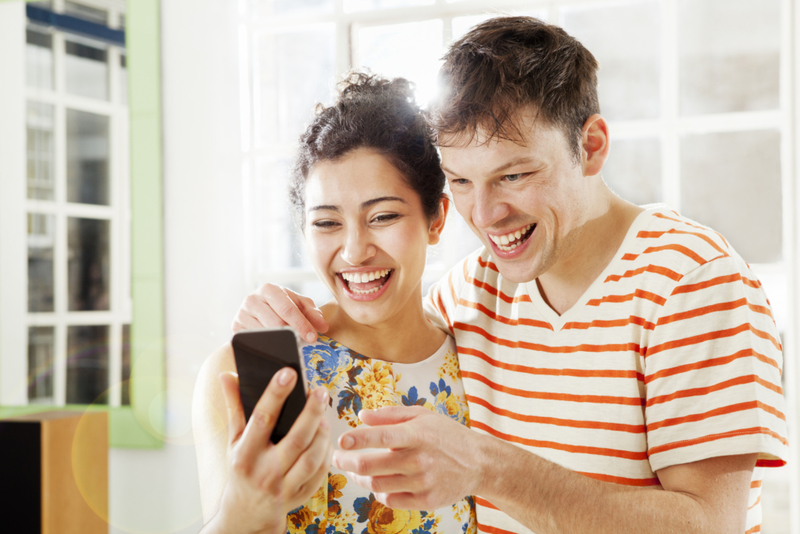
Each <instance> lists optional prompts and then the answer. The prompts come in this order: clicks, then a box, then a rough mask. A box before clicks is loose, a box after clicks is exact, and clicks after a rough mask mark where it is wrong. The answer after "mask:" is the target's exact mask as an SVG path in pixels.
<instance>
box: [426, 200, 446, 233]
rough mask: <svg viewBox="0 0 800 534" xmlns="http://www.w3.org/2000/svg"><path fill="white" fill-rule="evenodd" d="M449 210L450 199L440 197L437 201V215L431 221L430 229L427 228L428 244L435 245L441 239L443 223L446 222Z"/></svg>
mask: <svg viewBox="0 0 800 534" xmlns="http://www.w3.org/2000/svg"><path fill="white" fill-rule="evenodd" d="M449 209H450V199H449V198H447V196H445V195H442V196H441V198H440V199H439V213H438V214H437V215H436V218H435V219H433V220H432V221H431V225H430V228H428V244H429V245H435V244H437V243H438V242H439V238H440V237H442V230H444V223H445V221H446V220H447V211H448V210H449Z"/></svg>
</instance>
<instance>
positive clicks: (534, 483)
mask: <svg viewBox="0 0 800 534" xmlns="http://www.w3.org/2000/svg"><path fill="white" fill-rule="evenodd" d="M360 417H361V418H362V420H363V421H364V422H366V423H367V424H368V425H372V426H363V427H360V428H358V429H355V430H352V431H350V432H348V433H346V434H344V435H343V436H342V437H341V438H340V440H339V444H340V446H341V447H342V449H345V451H336V452H335V453H334V464H335V465H336V466H337V467H338V468H340V469H342V470H345V471H349V472H352V473H353V476H354V477H355V480H356V481H357V482H358V483H359V484H360V485H362V486H364V487H366V488H368V489H370V490H371V491H373V492H374V493H375V494H376V497H377V498H378V500H380V501H381V502H383V503H384V504H386V505H387V506H389V507H392V508H401V509H402V508H406V509H421V510H431V509H435V508H438V507H441V506H444V505H447V504H451V503H453V502H456V501H457V500H458V499H460V498H462V497H463V496H464V495H476V496H480V497H481V498H483V499H486V500H487V501H489V502H490V503H491V504H492V505H494V506H496V507H498V508H499V509H501V510H502V511H503V512H505V513H507V514H508V515H510V516H511V517H513V518H515V519H516V520H518V521H519V522H520V523H522V524H523V525H525V526H526V527H528V528H530V529H531V530H533V531H535V532H537V534H550V533H553V534H554V533H592V534H595V533H604V532H609V533H611V532H613V533H618V532H644V533H662V532H664V533H667V532H683V533H693V532H715V533H716V532H720V533H723V532H736V533H738V534H741V533H742V532H744V529H745V520H746V515H747V501H748V495H749V490H750V479H751V477H752V471H753V468H754V467H755V462H756V457H757V455H756V454H747V455H739V456H726V457H718V458H710V459H707V460H702V461H698V462H694V463H689V464H683V465H676V466H672V467H667V468H664V469H661V470H660V471H658V473H657V475H658V477H659V479H660V481H661V485H662V487H663V490H662V489H643V488H633V487H629V486H622V485H617V484H612V483H609V482H602V481H598V480H595V479H592V478H589V477H586V476H583V475H580V474H578V473H575V472H573V471H570V470H568V469H566V468H563V467H561V466H559V465H557V464H554V463H552V462H550V461H547V460H545V459H543V458H541V457H539V456H537V455H535V454H532V453H530V452H527V451H525V450H523V449H521V448H519V447H517V446H515V445H512V444H509V443H506V442H504V441H502V440H499V439H497V438H494V437H492V436H488V435H485V434H479V433H477V432H474V431H471V430H469V429H467V428H466V427H463V426H461V425H458V424H457V423H455V422H453V421H451V420H449V419H448V418H446V417H444V416H441V415H437V414H433V413H431V412H429V411H427V410H425V409H421V408H406V407H396V408H394V407H393V408H384V409H381V410H378V411H374V412H371V411H363V412H361V414H360ZM373 447H374V448H386V449H390V450H389V451H386V452H376V453H364V454H361V453H358V452H356V451H357V449H361V448H373ZM442 481H447V483H446V484H442Z"/></svg>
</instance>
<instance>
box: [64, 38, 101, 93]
mask: <svg viewBox="0 0 800 534" xmlns="http://www.w3.org/2000/svg"><path fill="white" fill-rule="evenodd" d="M65 46H66V52H67V53H66V55H65V56H64V72H65V75H66V88H67V92H68V93H70V94H73V95H78V96H85V97H88V98H95V99H97V100H108V50H107V46H106V45H105V44H103V43H99V42H97V41H92V40H89V39H78V38H75V37H69V38H68V39H66V40H65Z"/></svg>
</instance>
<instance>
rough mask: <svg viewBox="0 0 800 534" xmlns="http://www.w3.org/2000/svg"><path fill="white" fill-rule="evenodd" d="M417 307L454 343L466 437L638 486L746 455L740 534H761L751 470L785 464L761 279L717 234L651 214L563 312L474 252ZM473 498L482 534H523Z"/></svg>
mask: <svg viewBox="0 0 800 534" xmlns="http://www.w3.org/2000/svg"><path fill="white" fill-rule="evenodd" d="M425 307H426V311H427V313H428V315H429V317H430V318H431V319H432V320H434V321H437V322H438V324H439V326H440V327H442V328H446V329H448V330H449V331H450V332H451V333H452V334H453V335H454V336H455V339H456V344H457V346H458V356H459V362H460V365H461V373H462V376H463V379H464V390H465V392H466V396H467V402H468V404H469V410H470V416H471V427H472V428H473V429H474V430H476V431H478V432H484V433H487V434H491V435H493V436H496V437H498V438H500V439H503V440H506V441H508V442H510V443H514V444H515V445H518V446H519V447H522V448H523V449H526V450H528V451H530V452H533V453H536V454H538V455H539V456H541V457H543V458H546V459H548V460H550V461H553V462H555V463H557V464H559V465H562V466H564V467H567V468H569V469H571V470H573V471H576V472H579V473H581V474H583V475H586V476H589V477H592V478H596V479H598V480H603V481H607V482H613V483H616V484H625V485H630V486H640V487H647V486H649V487H658V486H659V480H658V477H657V476H656V475H655V471H657V470H659V469H662V468H665V467H668V466H672V465H678V464H684V463H688V462H694V461H698V460H703V459H707V458H713V457H718V456H728V455H735V454H749V453H758V454H759V456H758V464H757V467H756V469H755V472H754V475H753V479H752V482H751V486H750V487H751V491H750V502H749V511H748V515H747V529H748V530H747V532H757V531H758V530H759V526H760V523H761V507H760V492H761V478H762V468H763V467H769V466H780V465H783V464H784V463H785V459H786V458H787V454H788V442H787V440H786V420H785V417H784V415H783V413H784V400H783V391H782V389H781V378H780V377H781V366H782V356H781V344H780V340H779V339H778V334H777V328H776V326H775V322H774V320H773V318H772V315H771V312H770V308H769V303H768V301H767V298H766V296H765V295H764V292H763V291H762V289H761V284H760V282H759V281H758V280H757V279H756V277H755V276H754V274H753V273H752V271H751V270H750V268H749V267H748V265H747V264H746V263H745V262H744V261H743V260H742V259H741V257H739V255H738V254H736V252H735V251H734V250H733V249H732V248H731V247H730V245H728V243H727V242H726V241H725V239H724V238H723V237H722V236H720V235H719V234H717V233H716V232H714V231H713V230H711V229H709V228H707V227H704V226H701V225H699V224H697V223H694V222H692V221H690V220H688V219H685V218H683V217H681V216H679V215H677V214H676V213H675V212H672V211H669V210H668V209H666V208H664V207H653V208H650V209H647V210H645V211H643V212H642V213H641V214H640V215H639V216H638V217H637V219H636V220H635V221H634V223H633V225H632V226H631V228H630V230H629V231H628V234H627V236H626V237H625V240H624V241H623V243H622V245H621V247H620V250H619V251H618V252H617V254H616V255H615V257H614V259H613V260H612V261H611V262H610V263H609V265H608V266H607V267H606V269H605V271H604V272H603V273H602V274H601V275H600V276H599V277H598V279H597V280H595V282H594V283H593V284H592V285H591V286H590V287H589V289H587V290H586V292H585V293H584V295H583V296H582V297H581V298H580V300H578V302H577V303H576V304H575V305H574V306H573V307H572V308H571V309H569V310H568V311H567V312H565V313H564V314H563V315H561V316H558V315H557V314H556V313H555V312H554V311H553V310H552V309H551V308H550V307H549V306H548V305H547V304H546V303H545V302H544V300H543V299H542V297H541V295H540V293H539V290H538V288H537V285H536V282H535V281H533V282H529V283H527V284H524V283H523V284H516V283H512V282H509V281H507V280H504V279H503V277H502V275H500V273H499V272H498V271H497V267H496V266H495V265H494V264H493V263H492V260H491V257H490V255H489V253H488V251H487V250H486V249H481V250H479V251H477V252H476V253H474V254H473V255H471V256H470V257H468V258H466V259H465V260H464V261H463V262H461V263H459V264H458V265H457V266H456V267H455V268H454V269H453V270H452V271H451V272H450V273H449V274H448V275H447V276H446V277H445V278H444V279H443V280H441V281H440V282H439V283H438V284H437V285H435V286H434V287H433V288H432V289H431V291H430V292H429V294H428V296H427V298H426V299H425ZM476 502H477V505H478V508H477V510H478V512H477V513H478V524H479V531H480V532H491V533H503V532H530V531H529V530H528V529H526V528H525V527H523V526H522V525H521V524H519V523H518V522H516V521H515V520H513V519H511V518H510V517H509V516H507V515H506V514H504V513H503V512H501V511H499V510H498V509H497V508H495V507H494V506H493V505H492V504H491V503H490V502H488V501H487V500H485V499H483V498H481V497H480V496H476Z"/></svg>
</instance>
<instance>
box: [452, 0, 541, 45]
mask: <svg viewBox="0 0 800 534" xmlns="http://www.w3.org/2000/svg"><path fill="white" fill-rule="evenodd" d="M460 1H462V0H448V2H460ZM506 15H514V16H517V15H519V16H528V17H534V18H537V19H540V20H545V18H546V17H547V11H545V10H539V11H514V10H512V11H509V12H504V13H481V14H480V15H467V16H465V17H454V18H453V21H452V23H451V24H452V26H451V27H452V29H453V33H452V35H453V41H455V40H457V39H459V38H460V37H461V36H462V35H464V34H465V33H467V31H469V30H470V29H471V28H472V27H473V26H475V25H476V24H479V23H481V22H483V21H484V20H489V19H491V18H495V17H501V16H506Z"/></svg>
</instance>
